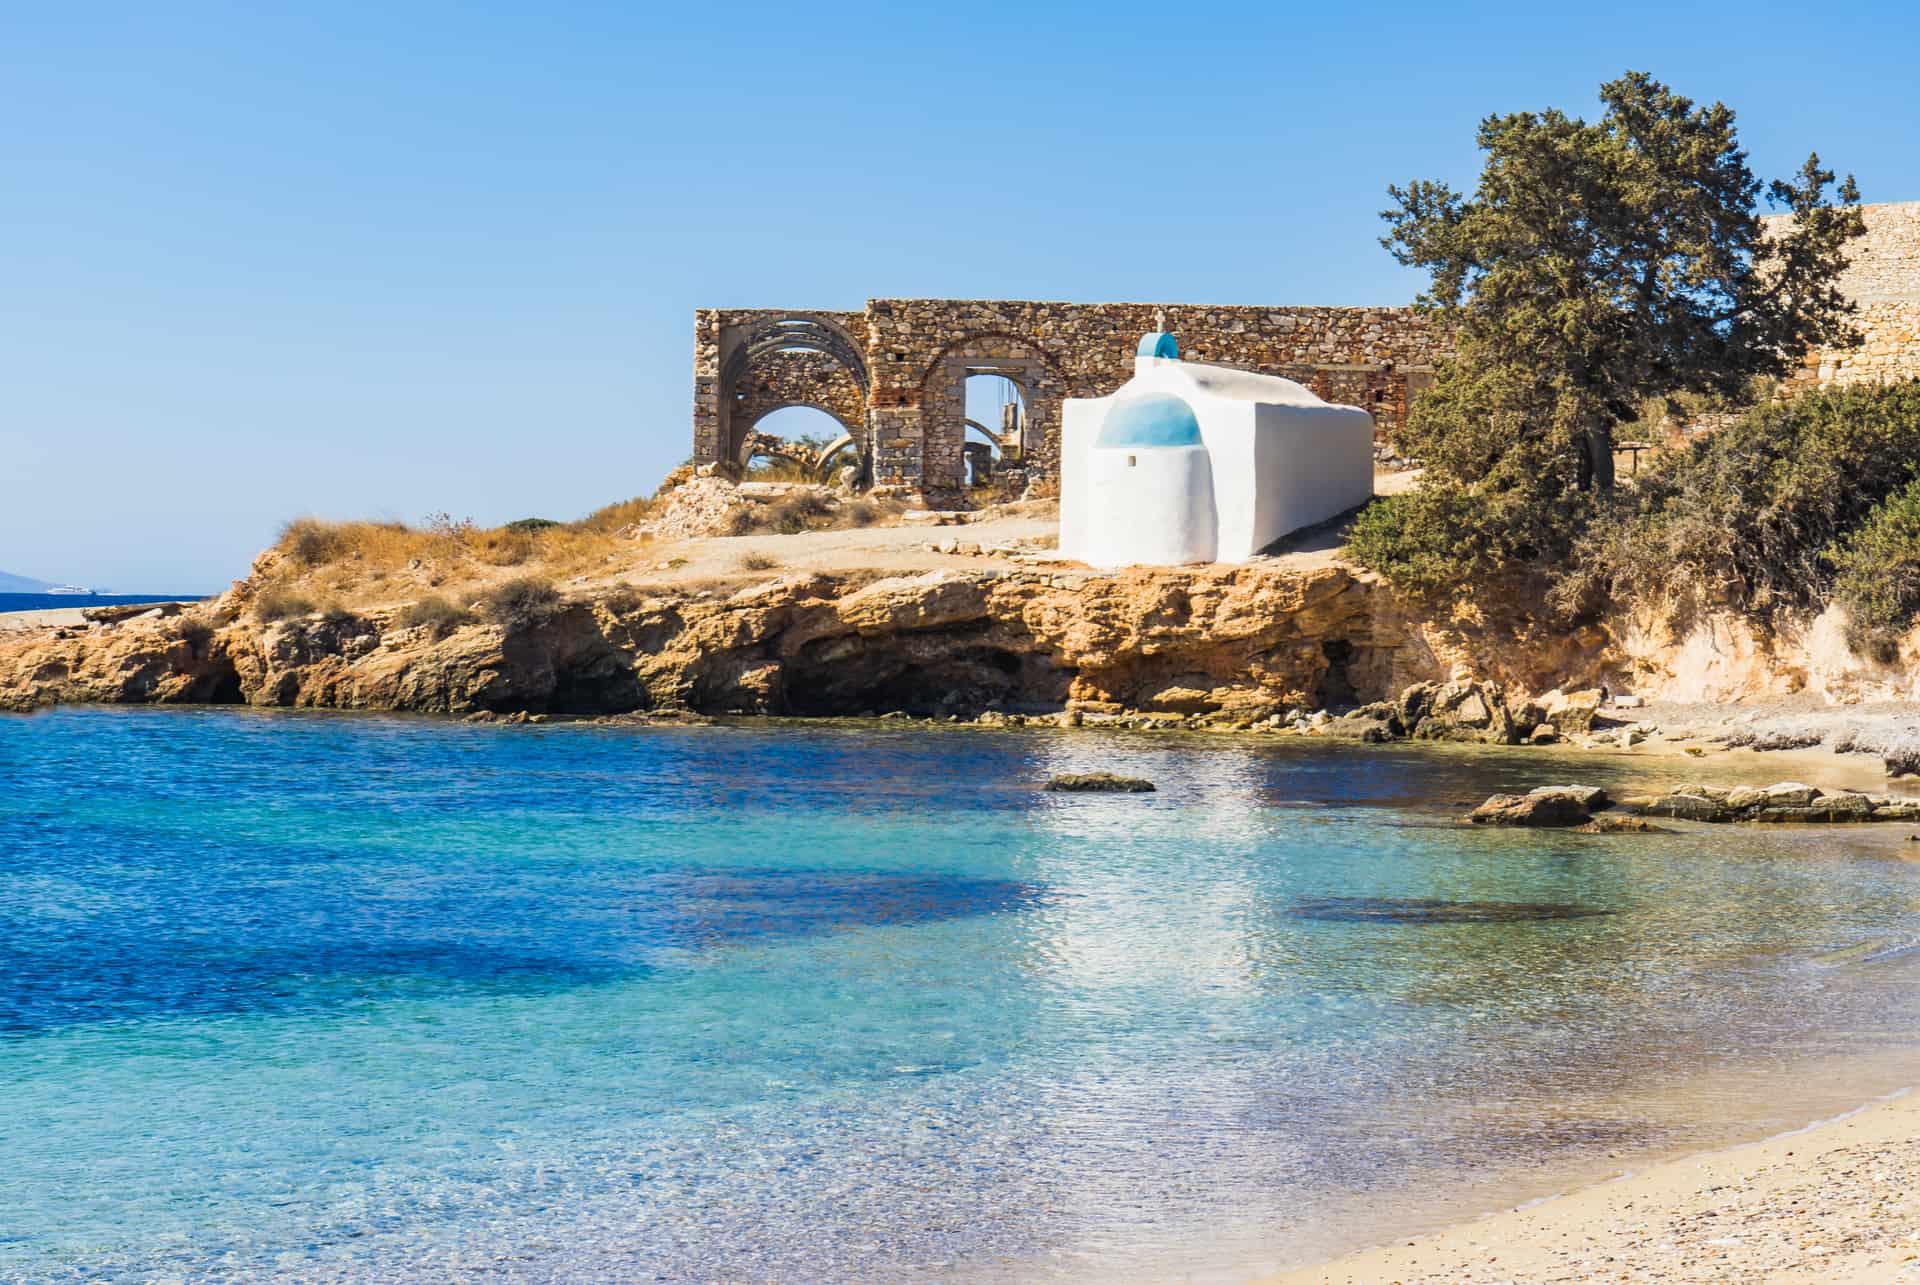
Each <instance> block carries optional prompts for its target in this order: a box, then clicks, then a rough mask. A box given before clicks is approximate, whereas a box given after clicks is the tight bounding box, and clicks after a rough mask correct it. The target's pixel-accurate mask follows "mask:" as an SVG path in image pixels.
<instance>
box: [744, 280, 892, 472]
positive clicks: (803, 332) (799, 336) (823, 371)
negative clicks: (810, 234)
mask: <svg viewBox="0 0 1920 1285" xmlns="http://www.w3.org/2000/svg"><path fill="white" fill-rule="evenodd" d="M718 346H719V349H720V352H719V357H720V361H719V372H718V379H717V387H716V389H715V390H714V391H715V394H716V396H715V398H714V402H715V411H716V413H717V414H716V418H717V425H716V432H715V433H714V439H715V440H714V441H713V444H712V454H713V457H714V458H715V459H718V460H722V461H726V462H728V463H729V464H731V465H732V466H733V467H735V468H740V469H744V468H746V467H747V466H748V464H749V463H750V462H751V461H752V459H753V458H754V457H755V456H767V457H772V458H775V459H791V460H792V461H793V462H794V464H795V467H796V469H797V470H798V471H799V472H801V473H803V474H804V475H806V476H809V477H811V476H813V475H814V473H815V471H816V466H817V464H818V463H819V459H818V456H819V454H820V451H821V449H822V447H823V445H824V444H826V443H827V442H829V441H832V440H835V439H838V438H841V437H848V438H851V439H852V441H853V444H854V450H855V452H856V454H857V459H856V460H855V463H856V464H857V465H858V467H859V468H860V471H861V472H862V473H864V472H865V470H866V451H865V443H866V438H867V434H866V425H867V390H868V384H869V380H868V374H867V363H866V357H865V354H864V353H862V351H861V349H860V345H859V343H858V342H856V340H855V339H854V337H853V334H852V333H851V332H850V330H849V329H848V323H847V322H846V321H845V319H842V318H837V317H829V316H827V315H825V314H813V313H795V314H761V315H757V316H755V317H754V318H753V319H752V320H751V321H750V322H748V323H747V324H744V325H735V326H731V327H728V328H726V330H725V331H723V332H722V334H721V335H720V336H719V345H718ZM795 408H808V409H811V410H814V411H818V412H820V413H822V414H824V415H827V416H829V417H830V418H831V420H832V421H833V425H834V427H833V428H832V429H831V431H827V430H823V431H821V432H817V433H813V434H810V435H809V436H808V437H806V438H805V439H804V440H797V441H795V442H794V443H793V449H792V450H791V451H787V450H781V449H776V448H774V447H772V446H770V444H769V440H768V439H778V438H781V437H782V436H783V434H781V433H780V432H777V431H771V432H770V431H768V429H769V417H776V418H775V419H774V420H773V421H771V423H772V424H774V425H777V424H778V423H779V422H780V420H781V418H790V417H780V416H779V412H782V411H789V410H792V409H795Z"/></svg>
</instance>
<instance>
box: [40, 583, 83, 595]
mask: <svg viewBox="0 0 1920 1285" xmlns="http://www.w3.org/2000/svg"><path fill="white" fill-rule="evenodd" d="M45 592H47V593H49V594H55V593H58V594H66V595H71V596H77V597H81V598H91V597H94V596H95V594H94V591H93V590H91V589H88V588H86V587H85V586H83V585H77V584H57V585H54V586H53V587H52V588H51V589H48V590H46V591H45Z"/></svg>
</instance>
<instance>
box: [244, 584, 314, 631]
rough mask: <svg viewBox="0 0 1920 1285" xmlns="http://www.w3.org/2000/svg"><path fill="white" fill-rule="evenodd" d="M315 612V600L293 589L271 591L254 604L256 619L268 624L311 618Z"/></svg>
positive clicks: (262, 595)
mask: <svg viewBox="0 0 1920 1285" xmlns="http://www.w3.org/2000/svg"><path fill="white" fill-rule="evenodd" d="M313 610H314V607H313V599H311V598H309V597H307V596H306V595H304V594H299V593H295V592H294V591H293V590H291V589H269V590H267V591H266V592H265V593H263V594H261V595H260V596H259V597H258V598H256V599H254V602H253V614H254V617H255V618H256V619H258V620H260V621H261V622H263V623H266V624H271V623H273V622H274V621H276V620H292V619H294V618H296V617H300V616H311V615H312V614H313Z"/></svg>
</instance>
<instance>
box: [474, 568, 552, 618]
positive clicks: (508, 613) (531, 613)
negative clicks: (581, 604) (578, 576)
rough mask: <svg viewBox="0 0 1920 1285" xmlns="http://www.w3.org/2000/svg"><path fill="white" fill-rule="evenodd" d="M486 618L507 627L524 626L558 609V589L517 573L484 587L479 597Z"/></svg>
mask: <svg viewBox="0 0 1920 1285" xmlns="http://www.w3.org/2000/svg"><path fill="white" fill-rule="evenodd" d="M480 606H481V610H482V612H484V614H485V615H486V617H487V619H488V620H491V621H492V622H493V623H494V624H496V625H502V626H505V627H506V628H508V629H528V628H532V627H533V626H535V625H538V624H541V623H542V622H544V621H547V620H549V619H551V618H552V617H553V616H554V615H555V614H556V613H557V612H558V611H559V610H560V591H559V590H558V589H555V588H554V587H553V584H552V583H551V582H550V581H547V580H542V579H541V578H539V577H538V576H520V577H518V578H516V579H513V580H508V581H506V582H505V583H503V584H499V585H496V586H494V587H493V588H492V589H490V590H488V592H487V594H486V596H485V597H483V598H482V599H481V600H480Z"/></svg>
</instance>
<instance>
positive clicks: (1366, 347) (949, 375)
mask: <svg viewBox="0 0 1920 1285" xmlns="http://www.w3.org/2000/svg"><path fill="white" fill-rule="evenodd" d="M1158 308H1164V309H1165V311H1166V314H1167V325H1168V328H1169V329H1171V330H1172V331H1173V333H1174V334H1175V335H1177V336H1178V337H1179V339H1180V343H1181V349H1182V354H1183V355H1184V356H1186V357H1187V358H1189V359H1191V360H1194V361H1203V362H1210V363H1215V364H1219V365H1227V366H1238V367H1242V368H1244V369H1248V370H1255V371H1260V372H1262V373H1266V374H1274V375H1282V376H1285V377H1286V378H1289V379H1294V380H1297V381H1299V382H1300V383H1302V384H1305V385H1306V386H1308V387H1309V388H1312V389H1313V390H1314V392H1316V393H1317V394H1319V395H1320V396H1321V397H1324V398H1326V399H1327V400H1328V401H1333V402H1343V403H1346V404H1349V405H1354V406H1360V407H1362V408H1363V409H1365V410H1367V411H1368V412H1370V413H1371V414H1372V415H1373V417H1374V423H1375V427H1376V430H1377V431H1378V432H1379V433H1380V434H1381V435H1382V436H1383V437H1384V436H1386V435H1387V434H1390V433H1391V432H1393V431H1394V430H1395V429H1397V428H1398V427H1399V426H1400V424H1401V422H1402V421H1403V420H1404V419H1405V416H1406V412H1407V405H1408V402H1409V400H1410V399H1411V397H1412V396H1413V394H1414V393H1416V392H1418V391H1419V389H1420V388H1421V387H1423V386H1424V385H1425V383H1426V382H1427V381H1428V379H1430V378H1431V372H1432V369H1433V364H1434V362H1435V361H1436V360H1438V359H1439V358H1440V357H1442V356H1444V355H1445V354H1446V345H1445V343H1444V341H1443V339H1442V338H1441V337H1440V336H1439V335H1438V334H1436V332H1435V330H1434V329H1433V326H1432V323H1431V322H1430V321H1429V320H1428V319H1427V318H1426V317H1424V316H1421V315H1419V314H1417V313H1415V312H1414V311H1412V310H1411V309H1408V308H1264V307H1217V306H1208V305H1192V304H1166V305H1156V304H1146V303H1139V304H1127V303H1122V304H1072V303H1040V302H1029V301H1019V300H985V299H975V300H967V299H875V300H872V301H870V302H869V303H868V305H867V307H866V310H865V311H864V312H860V313H845V312H791V313H787V312H779V311H775V310H770V309H757V310H752V311H715V310H702V311H700V312H698V313H696V314H695V319H694V454H695V458H696V459H697V460H699V461H701V462H703V463H711V462H718V461H722V460H730V459H734V458H735V457H736V452H737V451H738V449H739V447H740V444H741V442H742V441H743V435H744V434H745V432H746V431H747V430H748V429H749V428H750V427H751V425H752V423H753V422H754V421H756V420H757V419H759V418H760V417H761V416H763V415H765V414H767V413H768V412H770V411H772V410H775V409H778V407H779V406H781V405H815V406H821V408H822V409H826V410H828V411H829V413H832V414H835V415H836V416H837V417H839V418H841V420H842V422H843V423H845V422H849V417H850V416H853V415H854V414H855V411H854V402H855V399H854V397H853V396H852V393H851V391H850V390H851V389H853V388H855V387H857V389H858V390H859V393H860V396H861V397H862V398H864V406H863V414H864V422H863V426H862V428H863V431H860V432H856V433H855V436H856V438H857V439H858V440H859V443H860V446H861V453H862V465H863V469H864V471H865V473H866V475H867V477H868V479H869V480H870V481H871V482H872V483H873V485H874V486H875V487H877V488H879V489H881V490H883V491H891V492H898V493H908V494H915V495H919V496H924V497H926V498H928V499H929V500H930V501H932V502H935V503H940V504H958V503H962V502H964V500H965V496H964V489H965V481H966V476H967V473H966V463H965V441H966V413H965V412H966V400H965V388H966V380H967V378H968V377H969V376H970V375H976V374H992V375H1002V376H1005V377H1006V378H1007V379H1010V380H1012V381H1013V382H1014V383H1015V384H1016V385H1018V386H1019V388H1020V391H1021V394H1022V397H1023V399H1024V401H1025V404H1026V418H1025V421H1024V423H1023V424H1022V426H1021V430H1020V433H1019V439H1018V440H1017V441H1014V442H1008V443H1003V446H1004V447H1005V448H1006V450H1007V454H1008V455H1009V456H1012V457H1016V458H1010V459H1008V460H1006V461H1004V463H1005V464H1006V465H1009V466H1016V467H1017V468H1018V469H1019V470H1021V471H1022V472H1023V475H1024V476H1025V477H1026V479H1027V481H1028V483H1029V485H1030V488H1031V491H1032V493H1033V494H1036V495H1047V494H1052V493H1054V491H1055V489H1056V488H1057V486H1058V481H1057V473H1058V466H1059V455H1060V403H1061V401H1062V400H1064V399H1065V398H1068V397H1101V396H1105V395H1106V394H1108V393H1111V392H1112V391H1113V390H1114V389H1115V388H1117V387H1118V386H1119V385H1120V384H1122V383H1124V382H1125V381H1126V380H1127V379H1128V378H1130V377H1131V376H1132V374H1133V353H1134V347H1135V345H1136V344H1137V343H1138V341H1139V338H1140V336H1141V335H1143V334H1145V333H1147V332H1149V331H1151V330H1153V329H1154V327H1155V312H1156V309H1158ZM800 354H804V356H801V355H800ZM834 370H837V371H839V372H840V374H838V375H836V374H834V373H832V372H833V371H834ZM829 387H830V388H832V389H833V390H834V391H833V400H832V404H830V405H829V404H827V399H826V398H825V396H824V395H822V396H818V397H816V396H811V395H809V392H810V390H818V389H826V388H829ZM783 399H785V400H783ZM992 427H993V428H994V429H996V430H997V429H998V426H997V425H996V426H992Z"/></svg>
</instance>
